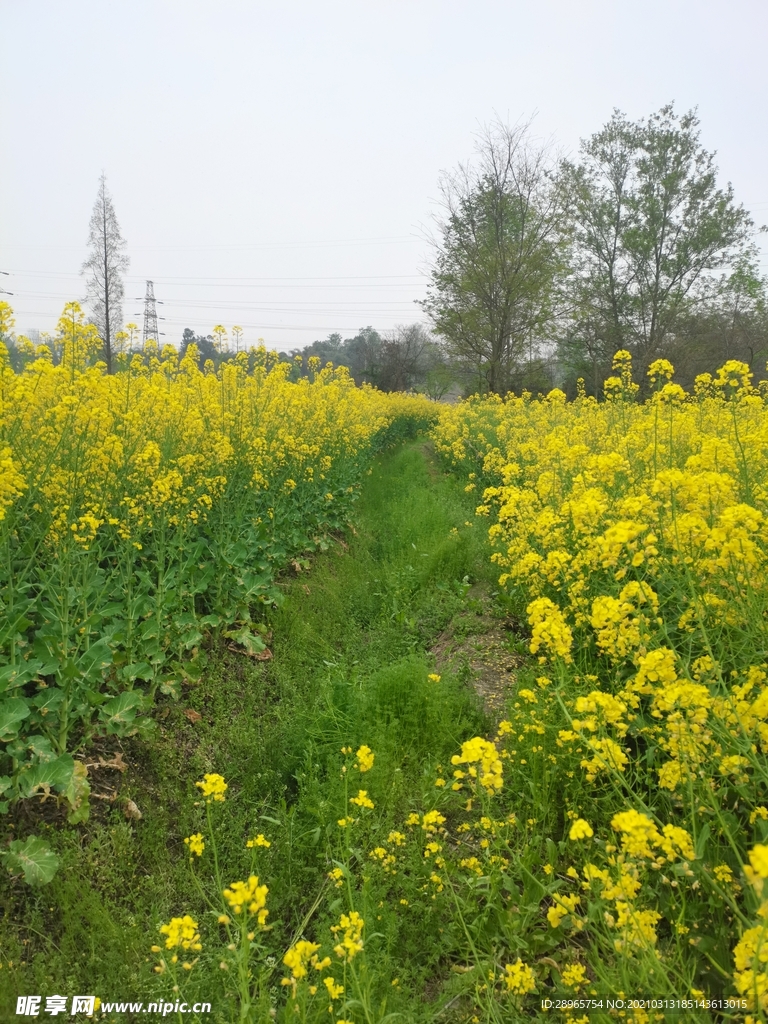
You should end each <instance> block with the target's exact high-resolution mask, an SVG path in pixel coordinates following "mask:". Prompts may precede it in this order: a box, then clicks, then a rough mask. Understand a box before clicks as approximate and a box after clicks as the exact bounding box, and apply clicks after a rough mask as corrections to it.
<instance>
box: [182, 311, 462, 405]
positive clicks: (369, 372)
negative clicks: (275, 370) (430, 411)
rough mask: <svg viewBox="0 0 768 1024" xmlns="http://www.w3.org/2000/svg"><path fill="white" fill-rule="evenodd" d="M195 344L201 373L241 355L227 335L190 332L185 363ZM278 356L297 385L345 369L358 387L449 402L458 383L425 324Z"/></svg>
mask: <svg viewBox="0 0 768 1024" xmlns="http://www.w3.org/2000/svg"><path fill="white" fill-rule="evenodd" d="M214 330H216V329H214ZM221 330H222V331H223V328H221ZM233 331H234V329H233ZM192 344H194V345H195V346H196V347H197V352H198V361H199V364H200V367H201V368H203V367H204V366H205V364H206V363H207V362H209V363H210V364H211V365H212V366H214V367H216V368H218V367H219V366H220V365H221V364H222V363H225V362H228V361H230V360H232V359H234V358H235V357H236V354H237V352H236V349H235V348H233V347H232V345H231V344H230V343H229V342H228V339H227V336H226V333H225V334H224V335H222V334H221V332H219V334H218V335H215V334H209V335H200V334H195V332H194V331H193V330H192V329H191V328H189V327H187V328H185V330H184V333H183V335H182V341H181V349H180V354H181V356H182V357H183V356H184V355H185V354H186V352H187V349H188V348H189V346H190V345H192ZM277 355H278V358H279V359H281V360H282V361H283V362H288V363H290V364H291V375H290V376H291V379H292V380H297V379H298V378H299V377H302V376H308V375H310V374H311V373H312V372H313V366H317V365H319V366H320V367H324V366H328V365H329V364H330V365H332V366H334V367H338V366H345V367H346V368H347V369H348V370H349V372H350V375H351V376H352V377H353V379H354V381H355V383H356V384H358V385H360V384H372V385H373V386H374V387H377V388H379V390H381V391H419V392H422V393H423V394H426V395H429V396H430V397H431V398H434V399H435V400H437V399H441V398H443V397H444V396H445V395H446V394H447V393H448V392H449V391H450V390H451V388H452V387H454V386H455V384H456V380H457V377H456V370H455V368H454V366H453V364H452V361H451V359H450V358H449V356H448V353H447V350H446V348H445V346H444V345H443V344H442V343H441V342H440V340H439V339H437V338H436V337H435V336H434V335H432V334H431V333H430V332H429V331H428V330H427V328H426V327H424V325H423V324H420V323H414V324H406V325H401V326H399V327H396V328H395V329H394V330H391V331H386V332H384V333H380V332H379V331H377V330H375V329H374V328H373V327H363V328H362V329H361V330H360V331H359V332H358V333H357V334H356V335H355V336H354V337H353V338H342V336H341V335H340V334H338V333H333V334H329V335H328V337H327V338H324V339H323V340H321V341H314V342H312V344H311V345H307V346H306V347H305V348H303V349H295V348H294V349H291V350H290V351H289V352H278V353H277Z"/></svg>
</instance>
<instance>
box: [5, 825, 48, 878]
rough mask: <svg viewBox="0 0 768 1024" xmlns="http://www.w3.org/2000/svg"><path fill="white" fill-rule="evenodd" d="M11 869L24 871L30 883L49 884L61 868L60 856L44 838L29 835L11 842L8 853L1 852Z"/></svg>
mask: <svg viewBox="0 0 768 1024" xmlns="http://www.w3.org/2000/svg"><path fill="white" fill-rule="evenodd" d="M0 856H2V857H3V858H4V859H5V864H6V867H7V868H8V869H9V870H10V871H23V872H24V881H25V882H26V883H27V884H28V885H47V884H48V882H50V881H51V879H52V878H53V876H54V875H55V874H56V872H57V871H58V868H59V858H58V857H57V856H56V854H55V853H54V852H53V850H52V849H51V848H50V847H49V846H48V844H47V843H45V842H43V840H42V839H38V838H37V836H29V837H28V838H27V839H24V840H21V839H17V840H16V841H15V842H13V843H11V845H10V847H9V848H8V852H7V853H0Z"/></svg>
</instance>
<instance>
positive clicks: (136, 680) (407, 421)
mask: <svg viewBox="0 0 768 1024" xmlns="http://www.w3.org/2000/svg"><path fill="white" fill-rule="evenodd" d="M72 315H73V317H74V321H73V322H75V327H77V322H76V321H77V316H76V311H73V313H72ZM81 319H82V318H81ZM91 334H92V331H91V333H90V334H89V330H88V329H87V328H86V327H84V326H82V325H81V329H79V330H73V331H72V332H67V331H65V332H64V334H63V336H64V338H65V344H64V346H63V354H62V358H61V361H60V362H59V364H58V365H55V366H54V365H53V362H52V360H51V354H50V352H49V350H48V349H47V348H46V347H45V346H41V347H40V349H39V350H38V351H37V352H36V353H34V358H31V359H29V360H28V361H27V364H26V366H25V368H24V370H23V372H21V373H14V372H13V370H12V369H11V368H10V365H9V361H8V353H7V350H5V348H4V346H3V347H2V348H0V592H1V593H2V598H1V599H0V600H1V601H2V605H1V606H0V610H1V611H2V625H1V626H0V740H1V741H2V742H3V748H2V753H0V762H2V763H0V807H2V808H4V809H5V808H7V807H8V803H9V801H14V800H17V799H19V798H28V797H30V796H33V795H36V794H38V793H47V792H50V791H54V792H56V793H59V794H61V795H63V796H64V797H65V799H66V800H67V801H68V803H69V811H70V814H69V818H70V821H71V822H73V823H76V822H78V821H83V820H85V819H86V817H87V814H88V806H89V805H88V789H89V784H88V781H87V779H86V778H85V775H84V773H83V771H82V766H79V767H78V762H77V761H76V760H75V759H74V758H73V756H72V755H73V754H74V753H76V752H77V751H78V750H80V749H82V748H84V747H85V746H87V744H88V742H89V741H90V739H91V738H93V737H94V736H96V735H100V734H105V733H106V734H110V735H122V736H125V735H131V734H135V733H137V732H138V733H139V734H141V735H144V736H145V737H147V738H150V736H151V733H152V730H153V728H154V722H153V720H152V718H151V717H150V716H149V714H148V712H149V710H150V709H151V707H152V704H153V701H154V699H155V697H156V695H158V694H161V695H170V696H178V694H179V692H180V688H181V686H182V685H183V684H184V683H185V682H186V681H190V680H195V679H197V678H199V675H200V673H201V672H202V671H203V670H204V667H205V661H206V656H205V652H204V650H203V640H204V637H205V636H206V634H207V633H208V632H210V631H211V630H219V631H220V632H222V633H223V635H224V636H225V637H226V638H227V639H228V640H229V641H230V642H231V643H232V644H233V645H235V646H237V647H238V648H241V649H243V650H244V651H245V652H247V654H249V655H251V656H253V657H255V658H258V657H259V656H261V655H263V654H264V652H265V651H266V650H267V648H266V643H265V641H264V636H263V627H262V626H261V624H260V623H259V622H258V621H257V620H256V619H255V618H254V613H255V611H256V610H257V609H258V608H259V607H265V606H270V605H273V604H274V603H276V602H279V600H280V598H281V595H280V591H279V589H278V588H277V587H276V586H275V575H276V573H277V572H278V571H279V570H282V569H284V568H286V566H288V564H289V562H290V560H291V559H294V560H295V559H302V558H304V557H305V555H306V553H307V552H309V551H313V550H316V549H318V548H319V547H322V546H323V545H324V544H326V541H325V540H324V538H325V537H326V536H327V535H328V534H329V533H331V532H333V531H335V530H340V529H342V528H344V527H345V525H346V523H347V521H348V519H349V516H350V512H351V509H352V505H353V503H354V501H355V499H356V497H357V493H358V491H359V487H360V480H361V476H362V474H363V473H364V471H365V469H366V468H367V466H368V463H369V461H370V459H371V457H372V455H373V453H374V452H375V451H377V450H379V449H380V448H381V447H382V446H385V445H386V444H388V443H390V442H391V441H392V440H393V439H395V438H397V437H398V436H401V435H402V434H403V432H406V433H407V432H408V431H409V430H414V429H416V428H417V427H418V426H420V425H425V424H427V423H428V422H429V421H430V418H434V411H433V410H434V406H433V404H432V403H430V402H428V401H427V400H426V399H420V398H413V397H406V396H385V395H383V394H381V393H379V392H376V391H374V390H373V389H371V388H357V387H355V386H354V383H353V381H352V380H351V378H350V377H349V376H348V375H347V374H346V372H345V371H342V370H337V371H334V370H331V369H321V368H320V366H319V361H316V362H315V364H314V365H313V368H312V369H313V372H312V378H311V379H307V378H303V379H301V380H299V381H297V382H295V383H294V382H291V381H290V380H289V376H290V373H291V369H292V367H291V365H290V364H288V363H284V362H283V363H281V362H280V361H279V360H278V359H277V356H276V354H275V353H270V352H267V351H266V349H265V348H263V347H260V348H258V349H252V350H251V351H250V352H242V353H240V354H239V355H238V357H237V358H236V359H235V360H234V362H232V363H230V364H228V365H225V366H224V367H223V368H222V369H221V370H220V371H219V372H218V373H215V372H213V367H212V366H211V367H206V369H205V371H201V370H199V369H198V365H197V353H196V351H194V350H190V351H189V352H188V353H187V355H186V357H185V358H184V359H182V360H181V362H179V358H178V354H177V353H176V351H175V350H174V349H173V348H172V347H170V346H169V347H168V348H166V349H165V350H163V351H162V352H159V351H157V349H156V347H155V348H153V347H152V346H151V345H150V346H148V349H147V352H145V354H144V355H143V356H138V355H136V356H134V357H133V358H132V360H131V361H130V363H128V362H126V365H125V366H124V368H123V369H122V371H121V372H119V373H117V374H114V375H112V376H108V375H107V374H105V373H104V372H103V370H104V368H103V366H101V365H98V364H96V365H92V356H93V352H92V351H91V350H92V348H93V345H92V344H90V345H89V340H90V341H91V342H92V341H93V338H92V337H91ZM96 341H98V339H96ZM260 630H261V632H260Z"/></svg>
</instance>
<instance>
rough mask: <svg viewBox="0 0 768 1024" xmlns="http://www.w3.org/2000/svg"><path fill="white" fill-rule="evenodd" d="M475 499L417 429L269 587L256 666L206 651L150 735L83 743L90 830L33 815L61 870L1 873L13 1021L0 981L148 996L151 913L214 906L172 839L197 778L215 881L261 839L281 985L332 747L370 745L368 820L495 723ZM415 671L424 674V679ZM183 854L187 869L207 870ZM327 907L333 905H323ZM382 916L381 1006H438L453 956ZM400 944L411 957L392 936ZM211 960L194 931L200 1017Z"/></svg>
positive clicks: (501, 690) (331, 776) (499, 682)
mask: <svg viewBox="0 0 768 1024" xmlns="http://www.w3.org/2000/svg"><path fill="white" fill-rule="evenodd" d="M472 513H473V501H472V497H471V496H469V495H467V494H465V493H464V491H463V489H462V487H461V485H460V483H459V482H458V481H457V480H456V479H455V478H454V477H452V476H450V475H448V474H445V473H444V472H443V471H442V470H441V468H440V467H439V465H438V464H437V463H436V462H435V460H434V456H433V454H432V452H431V448H430V447H429V446H428V445H426V444H425V443H424V442H423V441H417V442H413V443H410V444H408V445H406V446H404V447H401V448H399V449H397V450H395V451H394V452H391V453H388V454H386V455H384V456H383V457H381V458H380V459H378V460H377V461H376V462H375V464H374V465H373V468H372V470H371V472H370V474H369V475H368V477H367V478H366V480H365V484H364V487H363V490H362V493H361V497H360V500H359V503H358V505H357V507H356V512H355V516H354V519H355V523H354V527H353V528H352V529H351V530H350V531H348V533H347V535H346V536H344V537H337V538H335V539H329V540H328V548H327V550H326V551H325V552H324V553H323V554H320V555H317V556H312V557H311V560H308V561H301V560H298V561H297V562H295V563H294V569H293V570H292V573H291V575H290V576H289V577H287V578H285V579H284V580H283V583H282V589H283V592H284V595H285V601H284V603H283V605H282V606H281V607H280V608H279V609H277V610H275V611H274V612H272V613H271V614H270V615H269V616H268V621H267V623H266V625H267V627H268V629H269V631H270V641H269V642H270V651H271V654H272V657H271V659H269V660H263V661H256V660H254V659H252V658H248V657H247V656H245V655H244V654H241V653H236V652H233V651H232V650H231V649H229V648H228V647H227V646H226V644H224V643H219V642H216V643H213V644H212V646H211V649H210V651H209V654H208V667H207V670H206V671H205V673H204V674H203V678H202V680H201V681H200V683H199V684H197V685H195V686H193V687H188V688H186V689H185V691H184V693H183V695H182V697H181V700H179V701H178V702H174V701H172V700H170V699H168V701H167V703H165V704H161V705H160V706H159V707H158V709H157V719H158V723H159V726H160V729H159V735H158V737H157V739H156V740H155V741H153V742H152V743H145V742H139V741H138V740H130V741H122V742H118V741H117V740H115V741H112V742H111V744H110V743H106V744H105V745H104V749H101V750H97V751H96V752H95V753H94V754H93V755H92V756H91V755H89V765H90V766H91V767H90V772H91V776H90V777H91V782H92V787H93V790H94V793H95V794H97V796H98V795H99V794H101V795H102V796H103V797H104V799H102V800H101V801H98V800H95V801H94V812H93V814H92V817H91V820H90V822H88V823H87V824H85V825H82V826H79V827H77V828H72V827H69V826H67V825H66V822H65V820H64V819H63V818H60V819H56V817H55V816H49V817H48V818H47V819H46V818H45V816H43V818H42V820H38V821H36V822H34V825H35V828H36V829H37V831H38V833H39V834H43V835H45V837H46V838H47V839H48V840H49V841H50V842H51V843H52V844H53V845H54V846H55V848H56V849H57V850H58V852H59V853H60V855H61V857H62V870H61V871H60V872H59V874H58V875H57V876H56V878H55V879H54V881H53V882H52V883H51V885H50V886H48V887H47V889H45V890H44V891H43V892H42V894H41V893H40V892H35V891H33V890H30V889H28V888H24V887H22V886H18V887H16V888H14V889H13V891H12V892H11V893H10V894H6V895H5V896H4V902H3V907H2V920H1V921H0V961H2V962H3V975H4V977H5V979H6V982H7V981H8V979H9V976H10V977H11V978H12V981H11V984H9V985H3V986H0V987H2V988H4V989H5V992H6V993H7V995H5V996H2V997H0V1019H2V1020H6V1019H12V1017H13V1009H12V1008H11V1005H10V1001H8V1005H6V1000H8V997H9V996H10V993H11V992H14V993H16V992H40V993H46V992H47V993H53V992H54V991H55V992H70V993H75V992H96V993H98V994H99V995H100V997H101V998H102V1000H118V999H131V1000H140V999H143V1000H145V1001H149V1000H151V999H154V998H156V997H157V995H158V979H157V977H156V976H155V975H154V974H153V973H152V967H151V962H152V961H151V958H150V953H149V946H150V944H151V943H152V942H154V941H155V936H157V929H158V926H159V924H160V923H161V922H163V921H168V920H169V919H170V918H171V917H172V916H174V915H177V914H182V913H190V914H192V915H195V916H196V918H197V919H199V920H201V921H202V920H204V919H205V917H206V914H208V916H210V911H209V910H208V908H207V907H206V904H205V901H204V900H203V898H202V897H201V893H200V889H199V886H198V885H197V884H196V883H195V881H194V879H193V878H192V876H191V873H190V868H189V859H188V849H187V848H186V847H185V846H184V842H183V840H184V837H185V836H189V835H190V834H192V833H194V832H196V831H198V830H199V829H200V828H201V827H202V826H201V822H203V820H204V819H203V818H201V814H202V811H201V809H200V806H199V803H198V800H197V797H198V796H199V793H198V791H197V790H196V789H195V787H194V783H195V780H197V779H200V778H201V777H202V775H203V774H204V773H206V772H218V773H221V774H222V775H224V776H225V778H226V779H227V782H228V786H229V791H228V798H227V801H226V803H225V804H224V805H223V806H222V808H221V809H220V813H218V811H219V809H218V808H217V814H218V817H217V825H216V833H217V843H218V849H219V858H220V871H221V875H222V877H223V878H239V877H243V875H247V874H248V870H249V869H248V866H247V865H248V863H249V861H248V859H247V858H246V856H245V853H244V840H245V838H247V837H249V836H252V835H254V834H255V833H257V832H264V833H267V834H268V835H269V838H270V841H271V843H272V846H271V848H270V849H269V850H268V851H267V852H265V853H264V855H263V858H262V860H261V861H260V862H259V863H260V868H259V871H260V874H262V873H263V881H264V882H266V883H267V884H268V885H269V890H270V892H269V907H270V922H272V923H273V930H272V931H271V932H270V933H269V936H268V940H267V941H268V945H269V947H270V949H271V951H272V954H273V955H272V963H273V964H274V965H275V969H274V978H273V981H272V989H273V991H275V990H276V988H275V987H276V986H278V985H279V979H280V976H281V973H282V972H283V971H284V968H282V965H281V964H280V962H279V961H280V958H281V955H282V951H284V950H285V949H286V948H287V947H288V945H289V944H290V943H291V941H293V940H295V937H296V936H297V934H298V933H300V932H301V931H302V929H305V930H308V933H311V931H312V929H313V927H315V926H316V927H317V928H318V930H319V928H320V923H319V918H320V917H321V915H322V913H323V910H322V907H320V909H318V907H319V906H320V901H321V898H322V895H323V893H324V892H325V891H326V890H327V886H328V881H327V872H328V867H329V864H330V863H331V859H330V858H331V856H332V850H331V845H330V844H331V842H332V837H333V835H334V830H335V831H338V829H337V827H336V818H337V817H338V815H339V810H338V806H337V805H338V804H339V800H340V799H341V798H340V790H339V785H340V783H339V777H338V760H339V750H340V748H341V747H342V746H344V745H345V744H359V743H366V744H368V745H369V746H370V747H371V748H372V749H373V750H374V751H375V752H376V756H377V759H378V765H379V766H380V767H381V768H382V770H384V769H385V771H383V774H385V775H386V777H387V778H388V779H390V780H391V782H390V783H389V784H388V785H387V787H386V791H382V792H381V793H380V795H379V796H377V808H378V810H377V813H378V814H380V816H381V818H382V820H383V819H391V821H392V822H396V821H398V820H402V818H403V817H404V815H405V813H406V811H407V809H408V807H409V806H412V805H413V802H414V800H418V799H420V794H421V795H423V793H424V792H427V788H428V787H434V778H435V774H436V772H437V766H438V765H439V764H441V763H448V762H449V759H450V756H451V754H452V753H453V752H455V751H456V750H457V749H458V748H459V747H460V746H461V743H462V742H463V741H464V740H465V739H467V738H468V737H469V736H472V735H480V736H483V735H488V734H489V732H491V731H492V730H493V728H494V726H495V724H496V723H495V721H494V719H495V718H496V717H497V710H498V711H501V708H500V705H501V703H502V702H503V700H504V695H505V693H506V692H507V690H508V689H509V688H510V687H511V686H512V685H513V683H514V669H515V667H516V665H517V664H518V663H519V662H520V660H521V655H520V652H521V651H522V650H523V648H524V643H523V642H522V641H520V640H516V639H515V637H514V635H513V634H512V633H511V632H509V631H508V630H507V628H506V627H505V625H504V614H503V612H502V611H501V610H500V609H499V607H498V605H497V604H496V602H495V600H494V581H495V570H494V567H493V566H492V565H491V564H490V563H489V550H488V545H487V538H486V535H485V531H484V529H483V527H482V526H481V525H476V521H475V520H474V517H473V514H472ZM429 673H433V674H434V673H437V674H439V675H441V676H442V679H441V681H440V682H439V683H435V682H430V683H427V682H425V680H426V679H427V677H428V674H429ZM429 687H431V689H428V688H429ZM118 754H119V755H120V756H119V757H117V755H118ZM126 765H127V768H126V767H125V766H126ZM116 769H117V770H116ZM432 792H434V790H433V789H432ZM134 809H135V813H134ZM138 815H140V817H138ZM27 824H29V823H28V822H27ZM248 856H250V852H249V853H248ZM362 856H363V854H362V853H360V857H362ZM195 868H196V870H198V873H199V874H200V877H201V878H202V877H203V876H204V874H205V862H204V861H203V860H202V859H201V862H200V865H199V866H198V865H197V864H196V865H195ZM337 904H338V905H337ZM380 906H381V905H380ZM340 907H341V900H340V899H339V900H337V901H336V904H332V905H331V907H330V910H331V911H333V912H334V913H336V914H338V911H339V908H340ZM342 909H343V908H342ZM387 915H389V916H388V917H387ZM382 917H383V919H382ZM378 919H379V920H378V923H377V927H378V928H379V929H380V930H381V931H382V933H384V934H387V935H388V936H389V938H388V939H387V940H386V941H384V946H385V947H386V950H387V951H386V953H385V954H384V956H383V961H382V964H383V966H386V967H387V968H391V970H392V972H393V973H394V972H395V971H396V972H397V974H398V978H397V985H398V986H399V988H398V991H397V992H395V991H393V993H392V999H394V1000H395V1003H397V1001H398V1000H399V1005H400V1007H401V1009H402V1008H403V1007H406V1006H407V1007H409V1010H408V1014H409V1016H407V1017H406V1018H405V1019H409V1020H411V1019H412V1020H422V1019H423V1020H425V1021H426V1020H431V1019H433V1013H434V1012H435V1011H436V1010H437V1008H438V1005H443V1006H445V1002H446V1001H445V998H441V993H442V991H443V988H444V982H445V980H446V977H447V975H448V972H449V970H450V965H449V963H448V961H447V960H446V957H445V950H444V949H443V948H442V944H441V941H440V939H439V938H438V937H437V936H436V935H431V936H428V935H422V934H419V933H418V930H416V931H414V930H413V928H412V926H411V925H408V927H407V928H406V929H405V934H406V939H403V937H402V936H403V925H402V920H398V908H392V907H388V908H383V909H380V910H379V912H378ZM323 927H324V928H326V930H327V921H325V919H324V920H323ZM440 931H442V929H440ZM408 936H410V938H408ZM204 942H205V939H204ZM404 942H405V944H406V946H407V945H408V944H409V943H410V946H411V948H410V950H409V949H407V948H400V949H398V944H399V945H400V947H402V946H403V943H404ZM218 955H219V954H217V953H216V952H210V953H209V952H208V951H207V949H206V947H205V945H204V952H203V953H202V954H201V958H200V963H199V964H198V965H197V966H195V968H194V970H192V971H190V972H189V976H188V977H187V978H185V979H184V980H185V982H186V983H187V988H186V989H185V993H186V994H188V996H189V997H190V998H195V997H199V998H202V999H207V1000H211V1001H212V1003H213V1006H214V1014H213V1016H208V1017H206V1018H205V1020H207V1021H209V1022H210V1021H211V1020H215V1021H218V1020H221V1021H229V1020H230V1019H233V1017H232V1013H233V1009H232V1008H233V1001H232V998H231V996H232V993H231V991H229V989H228V982H227V978H226V977H225V976H224V972H222V971H221V970H219V969H218V962H217V956H218ZM9 963H10V964H12V966H11V967H10V968H9V967H8V965H9ZM387 984H389V982H387ZM390 1002H391V1000H390ZM392 1007H393V1008H394V1004H392ZM217 1008H218V1009H217ZM114 1019H115V1020H116V1021H118V1020H120V1021H124V1020H126V1019H127V1018H126V1017H125V1016H122V1017H118V1016H115V1018H114ZM137 1019H140V1018H137ZM186 1019H188V1020H189V1019H192V1018H191V1017H187V1018H186ZM201 1019H203V1018H201ZM254 1019H256V1018H254ZM326 1019H328V1020H330V1019H331V1018H330V1017H328V1016H327V1013H326ZM333 1019H334V1020H335V1017H334V1018H333ZM361 1019H362V1018H361ZM439 1019H440V1020H441V1021H453V1020H464V1019H465V1017H464V1016H459V1017H454V1015H453V1012H452V1011H449V1012H446V1013H443V1014H442V1015H441V1016H440V1017H439ZM466 1019H469V1018H468V1017H467V1018H466ZM355 1020H357V1017H355Z"/></svg>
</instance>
